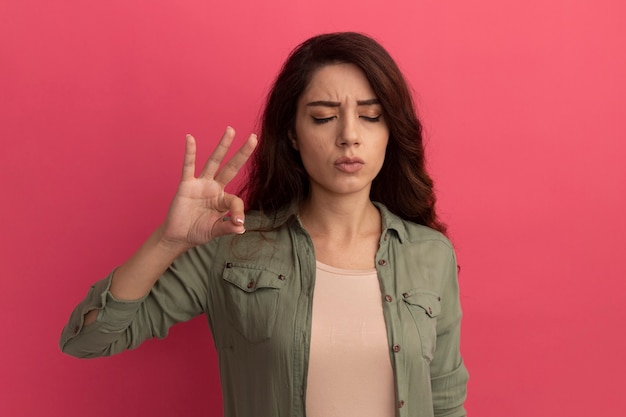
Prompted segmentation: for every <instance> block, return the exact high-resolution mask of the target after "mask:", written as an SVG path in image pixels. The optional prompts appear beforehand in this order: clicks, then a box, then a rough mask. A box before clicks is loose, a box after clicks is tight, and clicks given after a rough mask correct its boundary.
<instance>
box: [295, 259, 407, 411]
mask: <svg viewBox="0 0 626 417" xmlns="http://www.w3.org/2000/svg"><path fill="white" fill-rule="evenodd" d="M394 404H395V394H394V382H393V370H392V368H391V362H390V358H389V346H388V343H387V333H386V329H385V321H384V319H383V309H382V301H381V293H380V286H379V283H378V277H377V275H376V270H375V269H371V270H346V269H339V268H334V267H332V266H329V265H324V264H322V263H320V262H317V274H316V278H315V292H314V295H313V319H312V328H311V353H310V359H309V374H308V380H307V394H306V415H307V417H335V416H337V417H339V416H341V417H357V416H358V417H370V416H371V417H385V416H389V417H392V416H393V415H394V411H395V409H394Z"/></svg>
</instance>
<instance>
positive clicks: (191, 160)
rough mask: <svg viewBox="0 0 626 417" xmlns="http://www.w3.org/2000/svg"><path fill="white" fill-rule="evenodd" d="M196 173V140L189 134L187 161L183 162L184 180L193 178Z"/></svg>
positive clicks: (186, 144)
mask: <svg viewBox="0 0 626 417" xmlns="http://www.w3.org/2000/svg"><path fill="white" fill-rule="evenodd" d="M195 174H196V140H195V139H194V137H193V136H191V135H187V140H186V142H185V161H184V162H183V176H182V179H183V181H185V180H191V179H193V178H194V175H195Z"/></svg>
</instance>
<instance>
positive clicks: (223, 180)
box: [215, 133, 258, 185]
mask: <svg viewBox="0 0 626 417" xmlns="http://www.w3.org/2000/svg"><path fill="white" fill-rule="evenodd" d="M257 144H258V139H257V137H256V135H255V134H254V133H253V134H251V135H250V137H248V140H247V141H246V142H245V143H244V144H243V145H241V148H239V150H238V151H237V153H235V155H233V157H232V158H230V159H229V160H228V162H226V164H225V165H224V166H223V167H222V169H220V171H219V173H218V174H217V175H216V176H215V180H216V181H217V182H219V183H220V184H222V185H226V184H228V183H229V182H230V181H231V180H232V179H233V178H235V176H236V175H237V173H238V172H239V170H240V169H241V167H243V166H244V164H245V163H246V162H247V161H248V159H249V158H250V156H252V153H253V152H254V149H255V148H256V146H257Z"/></svg>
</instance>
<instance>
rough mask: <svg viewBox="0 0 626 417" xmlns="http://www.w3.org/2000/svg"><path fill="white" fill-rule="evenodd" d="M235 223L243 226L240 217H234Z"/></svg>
mask: <svg viewBox="0 0 626 417" xmlns="http://www.w3.org/2000/svg"><path fill="white" fill-rule="evenodd" d="M235 221H236V222H237V223H239V224H243V219H242V218H241V217H236V218H235Z"/></svg>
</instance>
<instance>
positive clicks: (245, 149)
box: [161, 127, 257, 248]
mask: <svg viewBox="0 0 626 417" xmlns="http://www.w3.org/2000/svg"><path fill="white" fill-rule="evenodd" d="M234 137H235V130H234V129H233V128H231V127H227V128H226V131H225V132H224V135H223V136H222V139H221V140H220V142H219V144H218V145H217V147H216V148H215V150H214V151H213V153H212V154H211V156H210V157H209V159H208V160H207V162H206V163H205V165H204V167H203V169H202V172H201V173H200V175H199V176H198V177H197V178H196V177H195V168H196V141H195V139H194V138H193V136H191V135H187V142H186V145H185V162H184V165H183V173H182V178H181V182H180V184H179V186H178V191H177V192H176V195H175V197H174V199H173V200H172V204H171V206H170V209H169V212H168V214H167V219H166V221H165V223H164V224H163V227H162V235H161V239H162V241H164V242H167V243H169V244H175V245H180V246H182V247H187V248H188V247H192V246H195V245H199V244H203V243H206V242H208V241H209V240H211V239H212V238H214V237H217V236H221V235H225V234H229V233H243V232H244V231H245V226H244V203H243V200H241V198H239V197H237V196H236V195H233V194H228V193H226V192H225V191H224V188H225V187H226V185H227V184H228V183H229V182H230V181H231V180H232V179H233V178H234V177H235V176H236V175H237V172H239V170H240V169H241V167H242V166H243V165H244V164H245V163H246V161H247V160H248V158H249V157H250V155H252V152H253V151H254V148H255V147H256V145H257V138H256V135H254V134H252V135H250V137H249V138H248V140H247V141H246V142H245V143H244V144H243V145H242V146H241V148H239V150H238V151H237V153H235V155H233V156H232V158H230V159H229V160H228V161H226V162H225V163H224V164H223V166H222V161H223V159H224V157H225V156H226V153H227V152H228V149H229V148H230V146H231V144H232V142H233V139H234ZM220 167H221V168H220Z"/></svg>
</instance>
